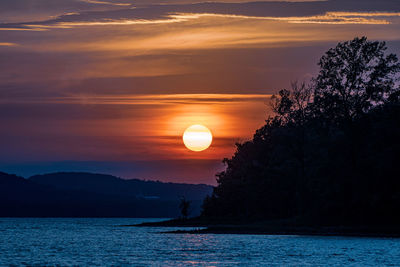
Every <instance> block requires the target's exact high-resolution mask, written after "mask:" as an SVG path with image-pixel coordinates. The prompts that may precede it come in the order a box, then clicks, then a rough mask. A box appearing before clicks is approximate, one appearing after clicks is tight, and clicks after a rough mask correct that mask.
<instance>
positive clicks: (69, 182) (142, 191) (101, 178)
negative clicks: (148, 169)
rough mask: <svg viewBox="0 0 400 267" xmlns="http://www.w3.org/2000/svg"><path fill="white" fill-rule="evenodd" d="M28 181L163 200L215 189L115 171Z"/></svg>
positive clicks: (193, 197) (198, 195) (191, 197)
mask: <svg viewBox="0 0 400 267" xmlns="http://www.w3.org/2000/svg"><path fill="white" fill-rule="evenodd" d="M29 181H33V182H35V183H37V184H41V185H47V186H51V187H54V188H57V189H60V190H76V191H85V192H92V193H99V194H105V195H118V196H128V197H132V196H135V197H137V198H152V199H154V198H159V199H164V200H176V199H177V198H178V197H181V196H185V197H186V198H187V199H189V200H203V199H204V198H205V197H206V196H207V195H208V194H210V193H211V192H212V187H211V186H209V185H204V184H200V185H194V184H177V183H163V182H159V181H144V180H139V179H132V180H124V179H121V178H118V177H115V176H112V175H105V174H93V173H83V172H59V173H50V174H44V175H35V176H32V177H30V178H29Z"/></svg>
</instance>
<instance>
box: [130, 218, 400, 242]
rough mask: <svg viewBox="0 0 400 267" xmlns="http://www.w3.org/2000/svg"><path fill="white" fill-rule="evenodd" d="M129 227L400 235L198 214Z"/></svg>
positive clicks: (398, 231)
mask: <svg viewBox="0 0 400 267" xmlns="http://www.w3.org/2000/svg"><path fill="white" fill-rule="evenodd" d="M124 226H126V227H131V226H132V227H165V228H166V229H168V228H169V227H172V228H173V227H182V228H188V229H179V230H172V231H168V230H166V231H163V232H162V233H173V234H241V235H243V234H246V235H310V236H353V237H393V238H394V237H395V238H399V237H400V227H398V226H393V225H389V226H382V225H381V226H379V225H375V226H368V225H365V226H318V225H314V226H313V225H311V224H309V225H303V224H298V223H296V222H294V221H293V220H275V221H254V222H249V221H246V220H239V221H238V220H236V219H231V220H229V219H225V220H221V218H218V219H217V218H216V219H210V218H204V217H195V218H190V219H173V220H166V221H161V222H151V223H142V224H137V225H124Z"/></svg>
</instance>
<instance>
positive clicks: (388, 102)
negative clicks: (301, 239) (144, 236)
mask: <svg viewBox="0 0 400 267" xmlns="http://www.w3.org/2000/svg"><path fill="white" fill-rule="evenodd" d="M386 50H387V48H386V44H385V43H384V42H375V41H374V42H371V41H368V40H367V38H365V37H363V38H355V39H354V40H351V41H348V42H343V43H339V44H338V45H337V46H336V47H335V48H332V49H330V50H329V51H328V52H327V53H325V55H323V57H322V58H321V60H320V61H319V64H318V65H319V67H320V71H319V73H318V75H317V76H316V77H314V78H313V79H312V82H311V83H310V84H305V83H302V84H301V83H294V84H293V85H292V88H291V90H286V89H284V90H281V91H279V95H277V96H273V97H272V99H271V108H272V110H273V111H274V113H275V114H274V115H273V116H270V117H269V118H268V119H267V120H266V123H265V125H264V126H263V127H261V128H260V129H258V130H256V132H255V134H254V136H253V138H252V139H251V140H249V141H246V142H243V143H240V144H237V149H236V152H235V153H234V155H233V156H232V157H231V158H229V159H224V163H225V165H226V169H225V170H224V171H223V172H221V173H219V174H217V183H218V185H217V186H216V187H215V188H214V190H213V193H212V195H211V196H209V197H207V198H206V199H205V200H204V203H203V206H202V208H203V209H202V214H201V216H200V217H198V218H194V219H189V220H186V221H185V220H173V221H167V222H162V223H158V224H148V226H155V225H158V226H190V227H206V229H199V230H195V231H183V232H196V233H249V234H250V233H251V234H271V233H273V234H312V235H355V236H397V237H398V236H399V234H400V212H399V211H400V171H399V160H400V87H399V77H400V64H399V62H398V58H397V56H396V55H394V54H388V53H387V52H386ZM142 226H145V225H142Z"/></svg>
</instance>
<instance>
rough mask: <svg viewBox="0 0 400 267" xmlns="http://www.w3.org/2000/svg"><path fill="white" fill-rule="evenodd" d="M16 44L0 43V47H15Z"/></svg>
mask: <svg viewBox="0 0 400 267" xmlns="http://www.w3.org/2000/svg"><path fill="white" fill-rule="evenodd" d="M17 45H18V44H16V43H4V42H3V43H2V42H0V46H17Z"/></svg>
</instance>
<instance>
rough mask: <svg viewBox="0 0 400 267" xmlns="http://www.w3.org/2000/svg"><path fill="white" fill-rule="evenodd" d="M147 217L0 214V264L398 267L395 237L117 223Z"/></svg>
mask: <svg viewBox="0 0 400 267" xmlns="http://www.w3.org/2000/svg"><path fill="white" fill-rule="evenodd" d="M147 221H157V219H114V218H112V219H97V218H90V219H88V218H81V219H73V218H68V219H65V218H57V219H53V218H46V219H42V218H17V219H16V218H0V265H1V266H10V265H16V266H21V265H22V266H23V265H28V266H400V239H396V238H355V237H315V236H273V235H214V234H204V235H197V234H196V235H191V234H162V233H160V232H161V231H165V230H166V229H165V228H157V227H144V228H136V227H120V225H126V224H136V223H140V222H147ZM172 229H177V228H172ZM172 229H171V230H172Z"/></svg>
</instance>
